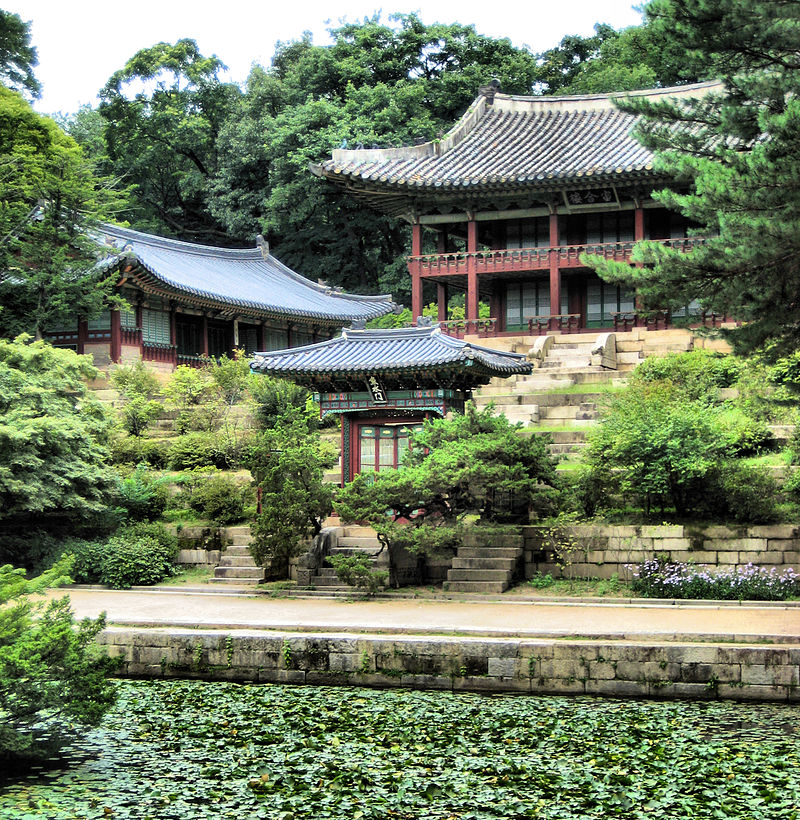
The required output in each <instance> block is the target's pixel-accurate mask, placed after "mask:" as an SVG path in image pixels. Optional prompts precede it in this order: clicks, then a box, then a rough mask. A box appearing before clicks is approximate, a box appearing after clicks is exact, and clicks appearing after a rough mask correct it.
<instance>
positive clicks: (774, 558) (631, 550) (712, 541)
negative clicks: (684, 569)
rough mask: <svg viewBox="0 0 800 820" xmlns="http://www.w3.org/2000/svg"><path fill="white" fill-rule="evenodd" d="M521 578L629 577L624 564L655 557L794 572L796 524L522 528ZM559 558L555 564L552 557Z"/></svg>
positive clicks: (799, 563)
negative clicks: (537, 575) (546, 576)
mask: <svg viewBox="0 0 800 820" xmlns="http://www.w3.org/2000/svg"><path fill="white" fill-rule="evenodd" d="M523 533H524V537H525V577H526V578H531V577H532V576H533V575H534V574H535V573H537V572H541V573H551V574H552V575H554V576H556V577H559V576H561V575H562V574H563V575H564V576H565V577H572V578H610V577H611V576H612V575H618V576H619V577H620V578H623V579H627V578H630V576H631V571H630V569H629V568H628V566H629V565H635V564H640V563H642V562H643V561H646V560H650V559H652V558H654V557H655V556H657V555H663V556H665V557H666V558H668V559H669V560H670V561H675V562H678V561H682V562H691V563H694V564H698V565H703V566H708V567H711V568H716V569H720V570H721V569H730V568H735V567H744V566H746V565H747V564H749V563H752V564H756V565H757V566H761V567H766V568H767V569H770V568H771V567H775V568H777V569H778V570H781V569H784V568H786V567H792V568H793V569H795V570H797V571H800V525H795V524H780V525H772V526H760V527H740V528H735V529H734V528H731V527H723V526H708V527H688V526H687V527H685V526H680V525H660V526H618V527H612V526H597V525H586V526H572V527H560V528H557V529H555V528H548V527H524V528H523ZM555 553H560V560H554V554H555Z"/></svg>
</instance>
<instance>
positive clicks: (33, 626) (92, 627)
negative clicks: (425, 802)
mask: <svg viewBox="0 0 800 820" xmlns="http://www.w3.org/2000/svg"><path fill="white" fill-rule="evenodd" d="M69 572H70V562H69V560H62V561H60V562H59V563H58V564H57V565H56V566H54V567H53V568H52V569H50V570H49V571H48V572H46V573H44V574H43V575H41V576H40V577H39V578H35V579H34V580H32V581H28V580H26V579H25V573H24V571H23V570H21V569H13V568H12V567H10V566H2V567H0V636H2V639H1V640H0V646H1V647H2V653H1V654H2V663H0V716H2V719H1V720H0V761H3V762H4V763H5V762H6V761H8V760H10V759H14V758H17V759H30V758H36V757H45V756H50V755H52V754H53V752H54V751H55V749H56V748H57V747H58V746H60V745H62V744H63V743H65V742H69V741H70V740H74V739H77V736H79V735H80V734H82V733H83V732H84V731H85V728H86V727H87V726H96V725H97V724H98V723H99V722H100V719H101V718H102V716H103V714H104V713H105V712H106V710H107V709H108V708H109V707H111V705H112V704H113V703H114V699H115V688H114V685H113V684H112V683H111V682H110V681H109V680H108V676H109V675H110V673H111V672H112V671H113V669H114V668H116V666H117V662H116V661H112V660H111V659H109V658H108V657H107V656H106V655H105V653H103V652H102V651H101V650H100V647H98V646H97V644H96V643H95V638H96V637H97V635H98V633H99V632H100V631H101V630H102V629H103V627H104V626H105V621H104V619H103V618H102V617H101V618H98V619H97V620H96V621H90V620H89V619H88V618H87V619H84V620H83V621H81V623H80V624H76V623H75V620H74V618H73V616H72V611H71V610H70V607H69V599H68V598H67V597H64V598H61V599H60V600H54V601H50V603H49V604H47V605H46V606H45V605H43V604H38V603H35V602H34V601H33V600H31V597H32V593H35V592H40V591H43V590H44V589H47V588H49V587H53V586H57V585H59V584H61V583H64V582H65V581H67V580H68V578H67V574H68V573H69ZM5 768H6V766H5V765H0V770H2V771H4V770H5ZM9 811H10V812H11V813H12V814H13V813H14V810H13V809H9ZM31 811H36V809H35V808H32V809H31ZM17 816H21V815H17Z"/></svg>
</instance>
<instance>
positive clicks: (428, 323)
mask: <svg viewBox="0 0 800 820" xmlns="http://www.w3.org/2000/svg"><path fill="white" fill-rule="evenodd" d="M417 327H433V320H432V319H431V317H430V316H417Z"/></svg>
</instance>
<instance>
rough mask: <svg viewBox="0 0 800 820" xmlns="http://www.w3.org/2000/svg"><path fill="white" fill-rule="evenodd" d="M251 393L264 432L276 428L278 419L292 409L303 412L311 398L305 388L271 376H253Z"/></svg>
mask: <svg viewBox="0 0 800 820" xmlns="http://www.w3.org/2000/svg"><path fill="white" fill-rule="evenodd" d="M250 393H251V395H252V397H253V403H254V405H255V414H256V419H257V421H258V424H259V427H261V429H262V430H271V429H272V428H273V427H275V425H276V423H277V421H278V418H279V417H280V416H281V415H282V414H284V413H285V412H286V411H287V410H289V409H290V408H295V409H297V410H303V409H305V407H306V403H307V401H308V399H309V397H310V396H311V394H310V393H309V391H308V390H307V389H306V388H305V387H301V386H300V385H297V384H294V382H290V381H286V380H284V379H275V378H272V377H271V376H261V375H253V376H252V377H251V381H250Z"/></svg>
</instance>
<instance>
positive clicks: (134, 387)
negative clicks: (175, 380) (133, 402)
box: [111, 362, 160, 399]
mask: <svg viewBox="0 0 800 820" xmlns="http://www.w3.org/2000/svg"><path fill="white" fill-rule="evenodd" d="M111 382H112V384H113V385H114V387H116V388H117V390H119V392H120V393H122V395H123V396H124V397H125V398H126V399H132V398H134V397H136V396H140V397H142V398H145V399H152V398H155V397H156V396H157V395H158V394H159V392H160V386H159V383H158V378H157V377H156V375H155V373H153V371H152V370H151V369H150V368H149V367H147V365H146V364H145V363H144V362H136V363H135V364H131V365H123V366H122V367H117V368H115V369H114V370H113V371H112V373H111Z"/></svg>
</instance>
